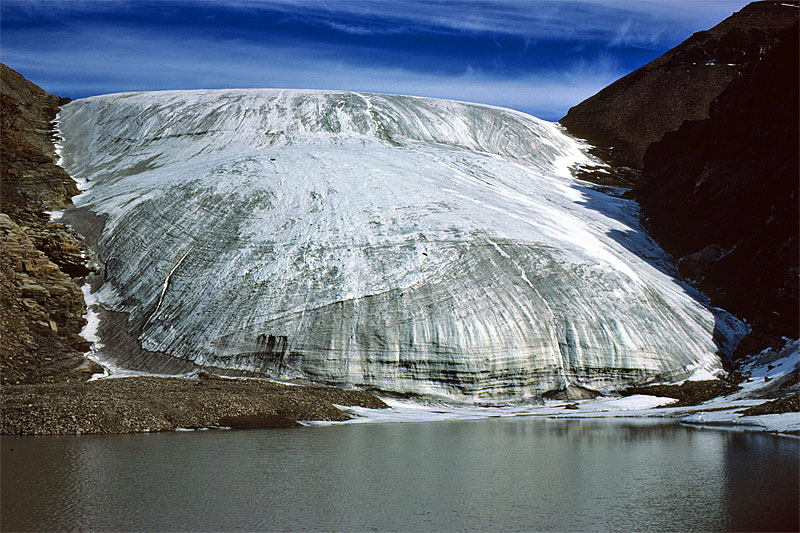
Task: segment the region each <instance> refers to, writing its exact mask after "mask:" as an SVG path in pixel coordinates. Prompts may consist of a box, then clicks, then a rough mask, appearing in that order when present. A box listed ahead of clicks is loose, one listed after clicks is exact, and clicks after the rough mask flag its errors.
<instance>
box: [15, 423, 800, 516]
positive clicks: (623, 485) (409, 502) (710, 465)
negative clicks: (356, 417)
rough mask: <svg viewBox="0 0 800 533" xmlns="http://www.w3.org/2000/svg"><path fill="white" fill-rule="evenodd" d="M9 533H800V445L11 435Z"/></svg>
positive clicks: (659, 433)
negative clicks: (776, 532)
mask: <svg viewBox="0 0 800 533" xmlns="http://www.w3.org/2000/svg"><path fill="white" fill-rule="evenodd" d="M0 445H1V446H2V476H1V478H0V481H1V482H2V487H1V488H2V492H1V493H0V497H1V500H2V507H1V508H0V512H2V514H1V515H0V516H1V518H0V520H2V522H1V523H0V525H1V526H2V529H3V530H4V531H8V530H42V529H46V530H64V529H70V530H74V529H78V530H105V531H109V530H126V531H130V530H233V529H244V530H357V531H365V530H423V531H431V530H446V531H457V530H495V531H497V530H503V531H514V530H524V531H531V530H559V531H564V530H625V531H630V530H654V531H655V530H658V531H669V530H673V531H676V530H677V531H688V530H794V531H796V530H797V529H798V526H799V525H800V524H799V523H798V522H800V519H799V518H798V505H799V504H798V501H800V488H799V487H798V484H799V483H800V481H799V480H798V475H799V473H800V440H798V439H792V438H779V437H774V436H772V435H767V434H756V433H744V432H735V431H720V430H709V429H697V428H691V427H684V426H680V425H677V424H674V423H671V422H668V421H663V420H655V421H650V420H633V419H628V420H625V419H590V420H551V419H544V418H531V417H514V418H490V419H482V420H471V421H448V422H435V423H431V422H426V423H404V424H398V423H395V424H357V425H339V426H325V427H304V428H295V429H277V430H256V431H200V432H176V433H159V434H143V435H111V436H86V435H83V436H68V437H10V436H4V437H2V439H0Z"/></svg>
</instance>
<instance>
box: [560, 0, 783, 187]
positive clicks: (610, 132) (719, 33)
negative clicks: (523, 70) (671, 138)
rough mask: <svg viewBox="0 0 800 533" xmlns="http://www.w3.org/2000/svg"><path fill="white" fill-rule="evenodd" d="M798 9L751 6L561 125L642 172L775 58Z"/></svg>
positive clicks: (613, 159) (600, 151)
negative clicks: (647, 157) (654, 154)
mask: <svg viewBox="0 0 800 533" xmlns="http://www.w3.org/2000/svg"><path fill="white" fill-rule="evenodd" d="M792 3H795V4H796V3H797V2H796V1H794V0H792V1H775V2H753V3H751V4H749V5H747V6H746V7H744V8H743V9H742V10H740V11H739V12H737V13H735V14H733V15H732V16H731V17H729V18H727V19H725V20H724V21H722V22H721V23H719V24H718V25H716V26H714V27H713V28H711V29H710V30H708V31H701V32H698V33H695V34H694V35H692V36H691V37H690V38H689V39H687V40H686V41H684V42H683V43H681V44H680V45H678V46H676V47H675V48H673V49H672V50H670V51H669V52H667V53H666V54H664V55H663V56H661V57H659V58H657V59H655V60H653V61H651V62H650V63H648V64H647V65H645V66H643V67H641V68H639V69H638V70H635V71H634V72H632V73H630V74H628V75H627V76H625V77H623V78H621V79H619V80H617V81H616V82H614V83H612V84H611V85H609V86H608V87H606V88H605V89H603V90H602V91H600V92H599V93H597V94H596V95H594V96H592V97H591V98H588V99H587V100H585V101H583V102H581V103H580V104H578V105H577V106H575V107H573V108H572V109H570V110H569V112H568V113H567V115H566V116H565V117H564V118H562V119H561V120H560V122H561V124H563V125H564V126H565V127H566V128H567V129H568V130H569V132H570V133H572V134H573V135H575V136H577V137H581V138H584V139H587V140H588V141H589V142H590V143H591V144H593V145H595V146H596V147H598V151H597V153H596V155H598V156H600V157H601V158H603V159H605V160H607V161H610V162H612V163H614V164H615V165H617V166H627V167H633V168H635V169H640V168H642V164H643V156H644V153H645V150H646V149H647V147H648V146H649V145H650V144H651V143H653V142H656V141H658V140H660V139H661V137H662V136H663V135H664V134H665V133H667V132H671V131H675V130H677V129H678V128H679V127H680V125H681V124H682V123H683V122H684V121H686V120H702V119H705V118H707V117H708V106H709V103H710V102H711V101H712V100H714V99H715V98H716V97H717V96H718V95H719V94H720V93H722V91H724V90H725V88H726V87H727V86H728V85H729V84H730V83H731V81H733V80H734V79H736V78H737V77H738V76H740V75H741V73H743V72H745V71H747V70H748V69H749V68H751V65H752V64H753V62H754V61H756V60H757V59H759V58H761V57H764V55H765V54H767V53H768V51H769V50H770V49H771V48H772V47H773V46H774V45H775V43H776V42H777V40H778V38H779V36H780V34H781V32H782V31H783V30H785V29H786V28H788V27H790V26H791V25H792V24H793V23H794V22H796V21H797V18H798V9H797V7H793V6H792V5H791V4H792ZM628 179H630V176H628ZM634 179H635V176H634Z"/></svg>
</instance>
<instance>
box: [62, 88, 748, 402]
mask: <svg viewBox="0 0 800 533" xmlns="http://www.w3.org/2000/svg"><path fill="white" fill-rule="evenodd" d="M59 126H60V131H61V135H62V136H63V142H62V144H61V151H62V156H63V165H64V166H65V168H66V169H67V170H68V171H69V173H70V174H71V175H72V176H73V177H75V178H76V179H77V180H78V181H79V182H82V183H84V185H83V189H84V192H83V193H82V194H81V195H80V196H78V197H76V199H75V204H76V206H77V207H78V208H80V209H78V210H77V211H81V210H83V211H90V212H91V213H92V214H93V216H94V218H95V219H96V220H101V221H103V222H104V225H103V226H102V230H101V231H99V232H98V235H97V236H96V252H97V254H98V257H99V259H100V261H101V262H102V264H103V265H104V272H103V284H102V286H101V287H100V289H99V290H98V292H97V293H96V295H95V296H96V298H97V300H98V301H99V302H100V303H101V305H102V306H103V308H105V309H107V310H109V311H114V312H117V313H125V314H126V315H124V316H126V317H127V320H126V321H125V322H124V327H125V328H126V330H127V332H128V334H129V335H130V337H131V338H132V339H135V341H136V342H137V343H138V344H140V346H141V348H143V349H144V350H148V351H149V352H152V353H155V354H158V357H159V358H161V360H162V362H163V364H164V365H166V366H165V368H166V367H168V366H169V361H176V362H177V361H181V362H187V361H188V362H191V363H192V364H194V365H197V366H211V367H217V368H227V369H239V370H246V371H251V372H256V373H264V374H268V375H273V376H304V377H308V378H312V379H315V380H320V381H323V382H327V383H333V384H339V385H344V386H362V387H375V388H379V389H384V390H393V391H399V392H413V393H422V394H437V395H444V396H448V397H451V398H459V399H498V398H510V397H524V396H526V395H533V394H537V393H541V392H543V391H547V390H552V389H558V388H562V387H564V386H566V385H580V386H583V387H588V388H600V387H606V386H613V385H620V384H623V383H627V382H631V381H636V380H641V379H644V378H647V377H652V376H662V377H670V376H679V375H681V374H685V373H687V372H690V371H692V370H693V369H696V368H700V367H702V368H706V369H708V370H714V369H716V368H719V365H720V363H719V356H718V355H717V351H718V348H717V345H716V344H715V341H714V338H713V337H714V330H715V327H716V322H715V318H714V315H713V314H712V312H711V311H710V310H709V309H708V308H706V307H705V306H704V305H702V304H701V303H699V301H698V298H697V295H696V294H691V293H690V289H688V288H686V287H685V286H683V285H681V284H679V283H677V282H676V281H675V280H674V279H673V278H672V277H670V276H669V275H668V273H665V269H660V268H657V267H656V266H654V264H656V263H659V262H664V261H665V256H664V253H663V252H662V251H661V250H660V249H658V248H657V246H656V245H655V244H654V243H653V242H652V241H651V240H650V239H649V238H648V237H647V236H646V235H645V234H644V233H643V232H642V231H641V230H640V228H639V226H638V221H637V213H636V207H635V204H632V203H631V202H629V201H627V200H623V199H618V198H613V197H610V196H607V195H604V194H602V193H601V192H598V191H595V190H592V189H590V188H588V187H583V186H581V185H580V183H578V182H576V181H575V180H574V179H572V177H571V175H570V172H569V170H568V167H569V165H571V164H574V163H578V162H582V161H584V158H585V156H584V155H583V154H582V152H581V146H580V145H579V144H578V143H577V142H576V141H574V140H573V139H572V138H570V137H568V136H567V135H565V134H563V133H562V132H561V130H560V129H559V128H558V126H556V125H555V124H552V123H549V122H545V121H541V120H538V119H535V118H533V117H530V116H527V115H524V114H522V113H518V112H514V111H511V110H507V109H500V108H494V107H490V106H483V105H476V104H465V103H459V102H452V101H444V100H435V99H428V98H417V97H406V96H390V95H375V94H358V93H349V92H334V91H303V90H219V91H165V92H150V93H122V94H113V95H103V96H97V97H91V98H87V99H82V100H76V101H74V102H72V103H70V104H68V105H66V106H65V107H64V108H63V110H62V112H61V113H60V115H59ZM597 205H600V206H602V208H601V209H598V208H596V207H593V206H597ZM76 225H77V226H78V227H77V229H79V230H81V227H80V224H76ZM84 231H88V230H86V229H85V228H84ZM634 252H636V253H634ZM730 324H731V328H732V329H736V324H735V321H730ZM726 333H727V334H729V336H730V335H733V334H734V332H733V331H728V332H726ZM107 355H113V354H107ZM119 363H120V364H123V365H125V364H127V365H131V366H136V361H135V360H129V361H125V360H124V358H123V360H121V361H119Z"/></svg>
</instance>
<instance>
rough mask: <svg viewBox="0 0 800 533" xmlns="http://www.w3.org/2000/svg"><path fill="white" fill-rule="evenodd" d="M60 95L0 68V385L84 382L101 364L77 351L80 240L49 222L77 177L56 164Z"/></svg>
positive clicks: (82, 347)
mask: <svg viewBox="0 0 800 533" xmlns="http://www.w3.org/2000/svg"><path fill="white" fill-rule="evenodd" d="M63 103H65V101H64V100H62V99H60V98H58V97H57V96H53V95H51V94H48V93H46V92H45V91H43V90H42V89H41V88H39V87H37V86H36V85H34V84H32V83H30V82H29V81H27V80H26V79H25V78H23V77H22V76H21V75H19V74H18V73H17V72H15V71H13V70H12V69H10V68H8V67H7V66H5V65H0V106H1V107H2V119H1V122H0V124H1V125H2V135H0V148H1V149H2V154H3V157H2V159H0V185H1V187H0V199H2V202H1V203H0V251H1V253H0V270H2V278H0V338H2V367H0V383H2V384H4V385H6V384H17V383H39V382H60V381H83V380H86V379H88V378H89V377H90V376H91V375H92V373H93V372H96V371H99V370H100V368H99V366H98V365H96V364H95V363H93V362H91V361H90V360H88V359H86V358H85V357H84V356H83V354H84V353H85V352H86V351H87V350H88V348H89V343H88V342H87V341H86V340H85V339H84V338H82V337H81V336H80V332H81V329H82V328H83V326H84V324H85V319H84V318H83V315H84V314H85V313H86V305H85V303H84V300H83V294H82V292H81V289H80V288H79V287H78V285H77V284H76V283H75V281H74V280H73V276H82V275H85V274H86V273H87V272H88V268H87V267H86V265H85V259H84V250H85V245H84V244H83V243H82V242H81V241H80V240H79V239H78V238H77V237H76V236H75V235H73V234H71V233H70V232H69V231H67V230H66V228H65V227H64V226H62V225H59V224H54V223H52V222H50V220H49V219H50V216H49V214H48V213H47V211H50V210H58V209H63V208H65V207H68V206H71V205H72V202H71V199H70V198H71V197H72V196H74V195H75V194H78V192H79V191H78V188H77V186H76V185H75V182H74V181H72V179H71V178H70V177H69V175H67V173H66V171H64V169H63V168H61V167H60V166H58V165H57V164H56V154H55V148H54V145H53V140H54V139H55V133H54V131H53V122H52V121H53V119H54V118H55V116H56V113H57V112H58V106H59V105H61V104H63Z"/></svg>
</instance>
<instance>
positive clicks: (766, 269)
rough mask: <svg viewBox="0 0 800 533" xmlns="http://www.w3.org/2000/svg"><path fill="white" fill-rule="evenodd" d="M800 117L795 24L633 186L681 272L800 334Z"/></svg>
mask: <svg viewBox="0 0 800 533" xmlns="http://www.w3.org/2000/svg"><path fill="white" fill-rule="evenodd" d="M792 9H794V8H792ZM794 11H795V13H796V12H797V11H798V10H797V9H794ZM795 16H797V15H795ZM798 116H799V115H798V24H797V23H795V24H794V26H793V27H791V28H789V29H788V30H785V31H784V32H782V34H781V35H780V36H779V39H778V44H777V45H776V46H775V47H774V48H773V50H772V51H771V52H770V53H768V54H766V55H764V56H763V57H762V58H761V59H759V60H756V61H754V62H752V63H751V64H750V65H749V66H748V67H747V68H745V69H743V70H742V72H741V73H740V74H739V76H738V77H737V79H736V80H734V81H733V82H732V83H731V84H730V86H729V87H728V88H727V89H726V90H725V91H724V92H723V93H722V94H721V95H720V96H719V97H718V98H716V99H715V100H714V101H713V102H712V103H711V106H710V110H709V118H707V119H704V120H698V121H687V122H685V123H683V125H681V127H680V129H678V131H675V132H672V133H668V134H666V135H664V138H663V139H662V140H661V141H660V142H657V143H654V144H652V145H651V146H650V147H649V148H648V150H647V152H646V154H645V157H644V171H643V179H642V181H643V183H642V185H640V186H639V187H637V188H636V189H634V194H635V196H636V197H637V199H638V200H639V202H640V204H641V205H642V211H643V214H644V215H645V217H647V219H648V220H647V226H648V228H649V229H650V231H651V232H652V234H653V235H654V236H655V237H656V239H658V240H659V241H660V242H661V244H662V246H664V248H665V249H667V250H668V251H670V252H671V253H672V254H673V255H674V256H676V257H679V258H680V259H679V268H680V270H681V273H682V274H684V275H685V276H686V277H688V278H690V279H694V280H695V281H696V282H697V284H698V285H699V287H700V288H701V289H703V290H704V291H705V292H706V293H707V294H708V295H709V296H710V297H711V299H712V302H713V303H714V304H715V305H718V306H720V307H723V308H725V309H726V310H728V311H731V312H733V313H734V314H738V315H740V316H742V317H744V318H746V319H747V320H748V321H749V322H751V323H752V324H753V325H754V330H755V331H756V333H757V334H759V335H766V336H768V337H769V336H779V335H785V336H789V337H797V336H798V333H799V332H798V273H800V271H799V269H798V220H800V217H799V214H798Z"/></svg>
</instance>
